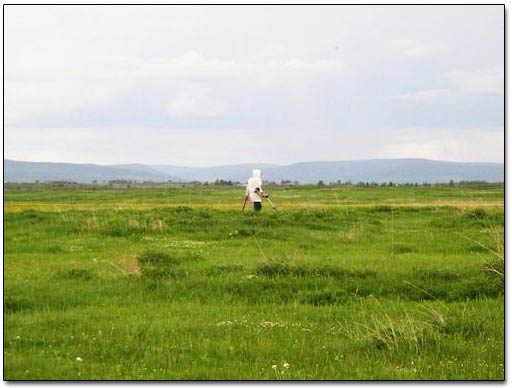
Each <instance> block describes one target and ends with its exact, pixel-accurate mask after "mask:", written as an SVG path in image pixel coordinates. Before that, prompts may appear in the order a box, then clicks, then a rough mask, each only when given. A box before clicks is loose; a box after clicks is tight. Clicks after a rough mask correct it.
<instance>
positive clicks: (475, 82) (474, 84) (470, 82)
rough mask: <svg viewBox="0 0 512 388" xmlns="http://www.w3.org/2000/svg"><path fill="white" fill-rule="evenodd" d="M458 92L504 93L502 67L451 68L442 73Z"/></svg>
mask: <svg viewBox="0 0 512 388" xmlns="http://www.w3.org/2000/svg"><path fill="white" fill-rule="evenodd" d="M442 77H443V78H445V79H446V80H448V81H449V82H450V83H451V84H452V85H453V87H454V88H455V91H456V93H458V94H498V95H500V94H503V90H504V85H505V75H504V71H503V68H502V67H495V68H486V69H476V70H462V69H455V70H450V71H448V72H446V73H444V74H443V75H442Z"/></svg>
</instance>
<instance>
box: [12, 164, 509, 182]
mask: <svg viewBox="0 0 512 388" xmlns="http://www.w3.org/2000/svg"><path fill="white" fill-rule="evenodd" d="M255 168H259V169H261V170H262V171H263V179H264V180H268V181H275V182H281V180H291V181H298V182H300V183H317V182H318V181H319V180H323V181H324V182H325V183H328V182H335V181H338V180H340V181H342V182H346V181H351V182H353V183H357V182H360V181H361V182H377V183H383V182H390V181H391V182H395V183H408V182H410V183H415V182H417V183H423V182H428V183H446V182H449V181H450V180H454V181H455V182H458V181H462V180H465V181H471V180H483V181H488V182H503V181H504V165H503V163H459V162H445V161H436V160H428V159H372V160H353V161H333V162H304V163H295V164H290V165H287V166H280V165H275V164H264V163H261V164H257V163H254V164H237V165H228V166H217V167H180V166H171V165H154V166H148V165H144V164H126V165H114V166H103V165H97V164H74V163H37V162H21V161H14V160H7V159H5V160H4V182H35V181H36V180H38V181H40V182H44V181H48V180H70V181H75V182H92V181H93V180H97V181H103V180H105V181H108V180H113V179H130V180H136V181H155V182H165V181H168V180H172V181H194V180H197V181H209V182H213V181H215V180H216V179H224V180H231V181H239V182H245V181H246V180H247V178H248V177H249V176H250V175H251V171H252V170H253V169H255Z"/></svg>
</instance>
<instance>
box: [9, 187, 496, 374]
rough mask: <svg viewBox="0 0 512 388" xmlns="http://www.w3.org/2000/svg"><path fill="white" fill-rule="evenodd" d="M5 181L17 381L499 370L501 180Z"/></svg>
mask: <svg viewBox="0 0 512 388" xmlns="http://www.w3.org/2000/svg"><path fill="white" fill-rule="evenodd" d="M243 191H244V190H243V188H240V187H214V186H196V187H191V186H187V187H178V186H157V187H131V188H122V187H121V188H109V187H101V186H85V187H51V186H48V185H7V186H4V379H6V380H39V379H44V380H53V379H59V380H80V379H85V380H96V379H98V380H132V379H136V380H175V379H186V380H197V379H199V380H210V379H216V380H218V379H221V380H231V379H235V380H260V379H264V380H296V379H312V380H325V379H327V380H339V379H341V380H367V379H379V380H394V379H406V380H445V379H447V380H502V379H504V373H505V372H504V244H503V232H504V186H503V185H482V186H479V185H473V186H453V187H450V186H432V187H422V186H419V187H414V186H410V187H356V186H343V187H316V186H309V187H307V186H294V187H273V188H269V192H270V193H271V199H272V200H273V202H274V203H275V204H276V205H277V210H272V209H271V207H270V206H269V204H268V203H264V208H263V211H262V212H261V213H260V214H253V213H252V211H251V209H250V206H248V207H247V208H246V210H245V211H244V212H243V213H242V212H241V211H240V210H241V205H242V196H243Z"/></svg>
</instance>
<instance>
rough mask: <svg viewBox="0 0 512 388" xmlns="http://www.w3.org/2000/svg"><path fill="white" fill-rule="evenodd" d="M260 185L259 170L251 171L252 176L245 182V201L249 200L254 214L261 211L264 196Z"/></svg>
mask: <svg viewBox="0 0 512 388" xmlns="http://www.w3.org/2000/svg"><path fill="white" fill-rule="evenodd" d="M261 185H262V182H261V170H252V176H251V177H250V178H249V180H248V181H247V187H246V189H245V201H246V202H247V200H250V201H251V202H252V203H253V206H254V211H255V212H259V211H260V210H261V200H262V198H263V196H264V194H263V188H262V187H261Z"/></svg>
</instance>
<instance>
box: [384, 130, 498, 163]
mask: <svg viewBox="0 0 512 388" xmlns="http://www.w3.org/2000/svg"><path fill="white" fill-rule="evenodd" d="M390 133H394V136H393V142H387V144H386V143H383V144H382V147H381V148H380V149H379V150H378V151H377V153H376V155H377V157H381V158H427V159H437V160H451V161H462V162H475V161H480V162H486V161H487V162H499V163H503V162H504V158H505V155H504V144H505V138H504V131H503V129H500V128H460V129H451V128H446V129H435V130H432V129H429V128H410V129H397V130H390Z"/></svg>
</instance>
